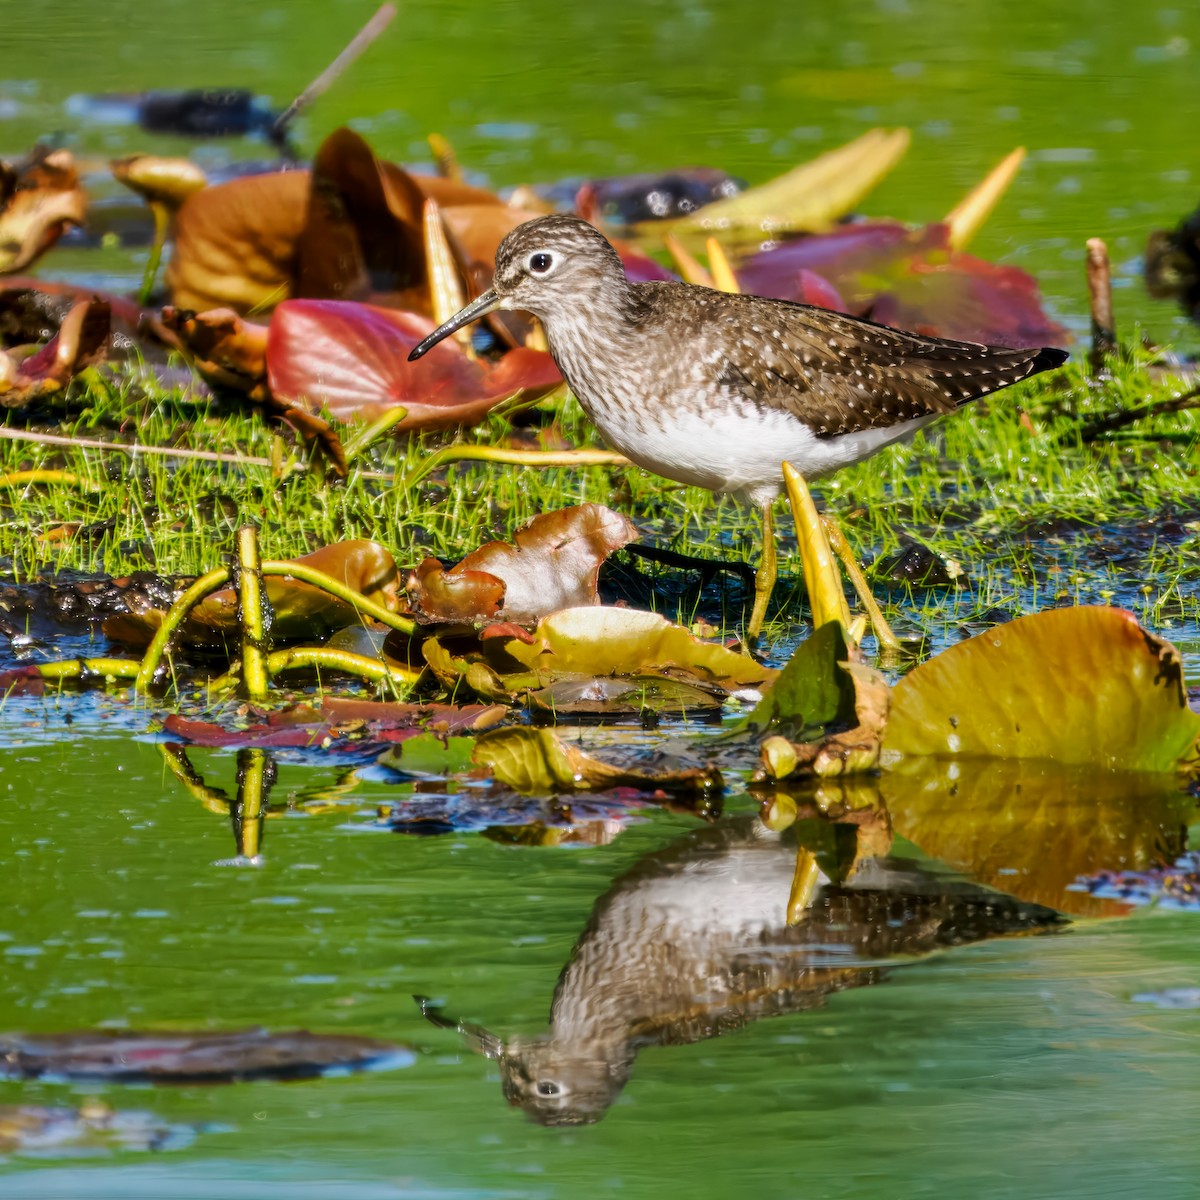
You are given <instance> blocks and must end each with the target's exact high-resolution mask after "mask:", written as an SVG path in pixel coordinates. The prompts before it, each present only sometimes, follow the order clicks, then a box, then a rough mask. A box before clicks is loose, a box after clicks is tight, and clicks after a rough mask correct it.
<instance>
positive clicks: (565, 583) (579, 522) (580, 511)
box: [407, 504, 640, 625]
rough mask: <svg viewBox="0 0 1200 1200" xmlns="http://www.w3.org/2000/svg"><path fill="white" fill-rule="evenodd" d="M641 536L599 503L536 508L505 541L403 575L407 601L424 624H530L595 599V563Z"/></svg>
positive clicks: (432, 561)
mask: <svg viewBox="0 0 1200 1200" xmlns="http://www.w3.org/2000/svg"><path fill="white" fill-rule="evenodd" d="M639 536H640V535H639V534H638V531H637V528H636V527H635V526H634V524H633V522H631V521H630V520H629V518H628V517H625V516H622V515H621V514H620V513H617V512H614V511H613V510H612V509H611V508H606V507H605V506H604V505H603V504H578V505H575V506H574V507H572V508H563V509H559V510H558V511H556V512H550V513H542V514H541V515H540V516H537V517H534V519H533V520H532V521H530V522H529V523H528V524H527V525H525V526H524V527H523V528H521V529H518V530H517V532H516V533H515V534H514V535H513V540H512V542H511V543H509V542H488V543H487V544H486V545H484V546H481V547H480V548H479V549H478V550H475V551H473V552H472V553H470V554H468V555H467V557H466V558H464V559H463V560H462V562H460V563H459V564H458V565H457V566H454V567H451V568H450V569H449V570H445V569H443V567H442V565H441V563H439V562H438V561H437V559H435V558H427V559H425V561H424V562H423V563H421V565H420V566H419V567H418V568H417V569H416V570H415V571H413V572H412V573H411V574H410V575H409V577H408V583H407V591H408V598H409V604H410V606H411V607H412V610H413V613H414V615H416V617H417V618H418V619H419V620H422V621H426V622H444V623H451V624H459V623H472V622H476V621H492V620H499V621H511V622H514V623H516V624H518V625H532V624H534V623H535V622H536V621H537V620H538V618H539V617H541V616H545V615H546V614H547V613H551V612H556V611H557V610H558V609H561V608H576V607H583V606H586V605H592V604H599V603H600V596H599V594H598V593H597V591H596V584H597V578H598V576H599V573H600V566H601V564H602V563H603V562H604V560H605V559H606V558H608V556H609V555H610V554H611V553H612V552H613V551H614V550H619V549H620V548H621V547H622V546H627V545H628V544H629V543H630V542H632V541H636V540H637V538H638V537H639Z"/></svg>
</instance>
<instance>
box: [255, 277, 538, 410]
mask: <svg viewBox="0 0 1200 1200" xmlns="http://www.w3.org/2000/svg"><path fill="white" fill-rule="evenodd" d="M433 328H434V327H433V325H432V323H431V322H430V321H428V320H426V319H425V318H424V317H420V316H417V315H416V314H414V313H405V312H397V311H395V310H391V309H384V308H376V307H374V306H372V305H367V304H354V303H349V302H339V301H335V300H292V301H288V302H287V303H284V304H281V305H280V306H279V307H278V309H276V311H275V315H274V316H273V318H272V320H271V328H270V333H269V334H268V338H267V371H268V378H269V381H270V386H271V391H272V392H273V393H274V395H275V396H276V397H277V398H278V399H280V400H285V401H288V402H290V403H293V404H296V405H299V406H301V407H303V408H307V409H310V410H312V411H318V410H319V409H321V408H328V409H329V411H330V412H331V413H332V414H333V415H334V416H335V417H338V418H340V419H342V420H349V419H358V420H364V421H371V420H374V419H376V418H377V417H379V416H380V415H381V414H382V413H383V412H385V411H387V410H388V409H390V408H394V407H396V406H397V405H399V406H401V407H403V408H405V409H407V411H408V415H407V416H406V417H405V418H404V420H403V421H401V422H400V425H399V426H398V428H399V429H401V430H411V429H439V428H445V427H448V426H454V425H472V424H474V423H475V422H477V421H480V420H482V419H483V417H484V416H485V415H486V414H487V413H488V411H489V410H490V409H491V408H492V407H493V406H494V405H495V404H497V403H498V402H499V401H500V400H503V399H506V398H507V397H509V396H512V395H513V394H514V393H516V392H518V391H522V390H524V391H525V392H526V393H528V394H529V395H531V396H538V395H541V394H543V393H545V392H547V391H549V390H550V389H552V388H554V387H557V386H558V385H559V384H560V383H561V382H562V376H561V375H560V374H559V371H558V368H557V367H556V366H555V365H554V360H553V359H552V358H551V357H550V355H549V354H546V353H543V352H541V351H537V350H526V349H517V350H512V351H510V352H509V353H507V354H506V355H505V356H504V357H503V358H502V359H501V360H500V361H499V362H498V363H491V362H484V361H482V360H475V361H472V360H470V359H468V358H467V356H466V355H465V354H464V353H463V351H462V349H461V348H460V347H459V346H457V345H456V344H454V343H453V342H449V341H447V342H442V343H440V344H439V345H437V346H435V347H434V348H433V349H432V350H431V351H429V353H428V354H426V355H425V356H424V357H423V358H420V359H418V360H417V361H416V362H415V363H410V362H409V361H408V353H409V351H410V350H412V348H413V347H414V346H415V345H417V343H418V342H420V341H422V340H423V339H424V338H425V337H427V336H428V335H429V334H430V333H432V332H433Z"/></svg>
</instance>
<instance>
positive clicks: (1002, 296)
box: [738, 222, 1067, 347]
mask: <svg viewBox="0 0 1200 1200" xmlns="http://www.w3.org/2000/svg"><path fill="white" fill-rule="evenodd" d="M805 271H809V272H814V273H815V274H817V275H819V276H820V277H821V279H823V280H825V281H827V282H828V283H829V284H830V285H831V286H832V287H833V288H834V289H835V290H836V291H837V293H838V294H839V295H840V297H841V299H842V301H843V304H842V306H841V307H842V310H843V311H845V312H849V313H852V314H854V315H855V316H859V317H867V318H870V319H871V320H873V321H878V322H879V323H880V324H883V325H891V326H894V327H895V328H898V329H912V330H915V331H917V332H919V333H924V334H933V335H936V336H939V337H949V338H960V339H963V340H966V341H976V342H986V343H988V344H993V345H1004V346H1013V347H1023V346H1043V345H1058V344H1061V343H1062V342H1063V341H1065V340H1066V338H1067V333H1066V330H1065V329H1064V328H1063V327H1062V326H1061V325H1058V324H1056V323H1055V322H1053V321H1051V320H1050V318H1049V317H1047V316H1046V314H1045V312H1044V311H1043V310H1042V306H1041V299H1040V297H1039V294H1038V288H1037V284H1036V282H1035V281H1034V279H1033V277H1032V276H1030V275H1029V274H1027V273H1026V272H1025V271H1022V270H1021V269H1020V268H1019V267H1007V266H997V265H996V264H995V263H990V262H985V261H984V260H983V259H980V258H974V257H972V256H971V255H969V254H965V253H963V252H962V251H959V250H955V249H953V248H952V246H951V245H950V241H949V232H948V228H947V226H945V225H927V226H925V227H924V228H923V229H910V228H909V227H908V226H906V225H900V224H898V223H895V222H871V223H869V224H862V225H847V226H845V227H843V228H841V229H836V230H833V231H831V232H829V233H823V234H819V235H816V236H813V237H807V238H800V239H798V240H796V241H790V242H784V243H782V244H780V245H778V246H774V247H772V248H771V249H769V250H764V251H762V252H761V253H759V254H756V255H754V256H753V257H752V258H749V259H747V260H746V261H745V262H743V263H742V264H741V265H740V266H739V267H738V279H739V280H740V281H741V285H742V290H743V291H747V292H752V293H753V294H755V295H757V296H778V297H779V298H781V299H784V300H804V299H805V296H804V294H803V287H804V284H803V280H802V276H801V273H802V272H805Z"/></svg>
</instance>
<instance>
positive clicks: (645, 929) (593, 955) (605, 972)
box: [421, 819, 1060, 1125]
mask: <svg viewBox="0 0 1200 1200" xmlns="http://www.w3.org/2000/svg"><path fill="white" fill-rule="evenodd" d="M812 826H815V827H816V829H817V830H818V831H819V832H818V834H817V836H818V837H820V836H825V837H828V838H829V839H830V841H831V843H832V839H833V837H834V835H835V833H836V832H838V830H839V829H841V830H845V831H846V832H851V833H853V831H852V830H847V829H846V827H844V826H843V827H835V826H831V825H829V824H827V823H815V822H814V823H808V822H805V823H804V827H805V829H806V830H808V829H811V828H812ZM796 828H797V827H796V826H793V829H796ZM814 840H815V839H814ZM807 841H808V839H806V842H807ZM808 844H810V845H811V842H808ZM812 848H813V849H814V850H817V852H818V861H820V860H821V853H820V848H819V847H818V846H816V845H813V846H812ZM795 852H796V844H795V840H794V838H792V837H790V836H789V835H783V836H782V837H780V836H779V835H777V834H773V833H771V832H769V831H768V830H767V829H766V828H765V827H764V826H763V825H762V824H761V823H760V822H759V821H757V820H756V819H742V820H737V821H731V822H727V823H724V824H722V825H720V826H718V827H716V828H713V829H706V830H701V831H699V832H697V833H694V834H690V835H689V836H687V837H685V838H682V839H680V840H679V841H677V842H675V843H673V844H672V845H671V846H668V847H667V848H666V849H665V850H662V851H659V852H658V853H655V854H652V855H648V856H647V857H646V858H644V859H642V860H641V861H640V862H638V863H637V864H636V865H635V866H634V867H633V869H632V870H631V871H629V872H628V873H627V874H625V875H624V876H622V877H621V878H620V879H618V880H617V881H616V882H615V883H614V884H613V886H612V888H611V889H610V890H609V891H608V893H607V894H606V895H604V896H602V897H601V898H600V900H599V901H598V902H597V904H596V907H595V908H594V910H593V912H592V917H591V920H590V921H589V922H588V926H587V928H586V929H585V930H584V932H583V935H582V937H580V939H579V941H578V942H577V943H576V945H575V949H574V951H573V953H572V955H571V960H570V962H569V963H568V964H567V966H566V968H565V969H564V971H563V973H562V975H561V976H560V977H559V981H558V986H557V988H556V989H555V993H554V1000H553V1003H552V1005H551V1010H550V1029H549V1031H548V1032H547V1033H545V1034H543V1035H541V1036H539V1037H536V1038H512V1039H510V1040H509V1041H507V1042H504V1041H502V1040H501V1039H500V1038H499V1037H497V1036H496V1035H494V1034H492V1033H489V1032H488V1031H487V1030H485V1029H481V1028H479V1027H478V1026H472V1025H468V1024H465V1023H462V1022H453V1021H450V1020H448V1019H446V1018H444V1017H442V1016H440V1015H438V1014H437V1013H436V1011H435V1010H433V1009H431V1008H430V1007H429V1006H428V1003H427V1002H426V1001H424V1000H421V1005H422V1011H424V1012H425V1015H426V1016H427V1017H429V1019H430V1020H431V1021H433V1022H434V1023H435V1024H437V1025H440V1026H448V1027H452V1028H455V1029H457V1030H459V1031H460V1032H461V1033H463V1034H464V1035H465V1036H466V1037H467V1039H468V1041H469V1042H470V1044H471V1045H472V1047H473V1048H474V1049H476V1050H478V1051H479V1052H480V1053H483V1054H485V1055H487V1056H488V1057H489V1058H495V1059H497V1060H498V1061H499V1063H500V1069H501V1074H502V1079H503V1087H504V1094H505V1096H506V1097H507V1098H508V1100H509V1101H510V1103H512V1104H514V1105H520V1107H522V1108H524V1109H525V1111H526V1112H527V1113H528V1114H529V1115H530V1116H532V1117H533V1118H534V1119H536V1120H538V1121H540V1122H541V1123H543V1124H545V1125H573V1124H585V1123H589V1122H592V1121H597V1120H599V1119H600V1118H601V1117H602V1116H603V1115H604V1113H605V1111H606V1110H607V1108H608V1106H609V1105H610V1104H611V1103H612V1102H613V1101H614V1100H615V1099H616V1097H617V1095H618V1094H619V1093H620V1091H621V1089H622V1088H623V1087H624V1085H625V1082H626V1080H627V1079H628V1078H629V1073H630V1070H631V1068H632V1066H633V1062H634V1059H635V1057H636V1056H637V1052H638V1051H639V1050H640V1049H641V1048H642V1047H643V1046H649V1045H683V1044H687V1043H690V1042H697V1041H701V1040H703V1039H705V1038H710V1037H716V1036H718V1035H720V1034H723V1033H728V1032H730V1031H731V1030H734V1029H738V1028H740V1027H741V1026H743V1025H746V1024H748V1023H750V1022H751V1021H757V1020H759V1019H760V1018H762V1017H770V1016H775V1015H777V1014H779V1013H786V1012H795V1011H798V1010H801V1009H806V1008H813V1007H815V1006H817V1005H818V1004H820V1003H821V1001H822V1000H823V999H824V997H825V996H827V995H829V994H830V993H832V992H837V991H841V990H842V989H844V988H851V987H863V986H866V985H868V984H873V983H879V982H881V981H882V980H883V979H884V978H885V975H886V972H885V970H884V968H885V967H886V966H888V965H890V964H892V963H893V962H894V960H895V959H896V958H897V957H898V956H910V955H915V954H923V953H928V952H929V951H932V950H935V949H938V948H941V947H946V946H954V945H959V944H962V943H966V942H976V941H981V940H983V939H984V938H989V937H997V936H1001V935H1003V934H1012V933H1023V932H1033V931H1038V930H1042V929H1045V928H1048V927H1051V926H1054V925H1056V924H1057V923H1059V921H1060V918H1059V917H1058V915H1057V914H1056V913H1055V912H1054V911H1053V910H1052V909H1049V908H1042V907H1040V906H1038V905H1031V904H1022V903H1021V902H1019V901H1017V900H1013V899H1011V898H1010V897H1008V896H1004V895H1000V894H998V893H995V892H989V891H986V890H984V889H983V888H981V887H978V886H976V885H973V884H971V883H968V882H965V881H963V880H960V879H956V878H953V877H948V876H945V875H936V874H933V873H932V872H930V871H927V870H924V869H922V868H921V867H920V866H918V865H917V864H915V863H913V862H907V861H902V860H896V859H871V860H868V861H867V862H866V863H864V864H863V865H862V866H861V867H860V868H859V870H858V872H857V873H856V874H855V876H854V878H853V880H851V881H849V882H846V883H842V884H834V883H831V882H825V883H823V885H822V886H821V887H820V888H819V890H818V891H817V893H816V895H815V897H814V899H813V902H812V905H811V907H810V908H809V909H808V911H807V913H806V914H805V916H804V917H803V919H802V920H801V921H800V923H799V924H798V925H795V926H791V927H789V926H788V924H787V918H786V908H787V901H788V895H789V890H790V888H791V883H792V875H793V869H794V866H795ZM831 869H832V868H831Z"/></svg>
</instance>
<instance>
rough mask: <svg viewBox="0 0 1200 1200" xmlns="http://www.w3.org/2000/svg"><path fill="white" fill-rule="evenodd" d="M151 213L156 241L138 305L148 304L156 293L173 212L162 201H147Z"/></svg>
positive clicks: (147, 264)
mask: <svg viewBox="0 0 1200 1200" xmlns="http://www.w3.org/2000/svg"><path fill="white" fill-rule="evenodd" d="M146 203H147V204H148V205H149V206H150V212H151V213H152V214H153V216H154V241H153V243H151V246H150V256H149V257H148V258H147V259H146V269H145V271H144V272H143V273H142V287H141V290H140V291H139V292H138V303H139V304H148V303H149V302H150V295H151V293H152V292H153V291H154V281H155V280H156V279H157V278H158V268H159V264H160V263H161V262H162V252H163V246H165V245H166V242H167V230H168V229H169V228H170V225H171V210H170V208H169V207H168V206H167V205H166V204H164V203H163V202H162V201H161V200H147V201H146Z"/></svg>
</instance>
